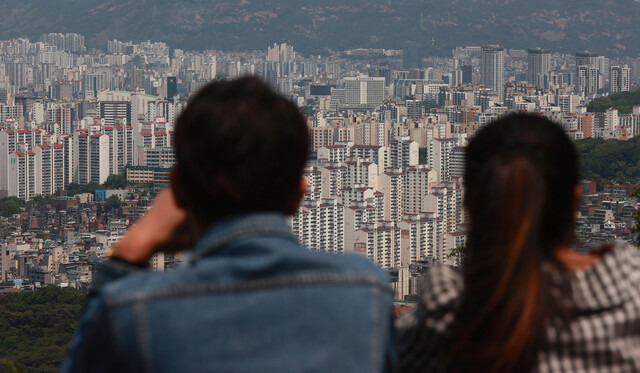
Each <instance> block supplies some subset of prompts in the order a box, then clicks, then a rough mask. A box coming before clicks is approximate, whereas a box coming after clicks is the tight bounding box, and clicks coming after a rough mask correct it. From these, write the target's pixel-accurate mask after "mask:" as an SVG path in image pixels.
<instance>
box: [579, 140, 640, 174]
mask: <svg viewBox="0 0 640 373" xmlns="http://www.w3.org/2000/svg"><path fill="white" fill-rule="evenodd" d="M576 147H577V148H578V151H579V152H580V158H581V164H582V169H581V173H582V178H583V179H587V180H594V181H596V183H598V185H600V186H601V185H603V184H607V183H626V182H632V183H636V182H638V180H639V179H640V137H634V138H632V139H630V140H627V141H619V140H615V139H610V140H605V139H601V138H599V139H594V138H589V139H584V140H579V141H577V142H576Z"/></svg>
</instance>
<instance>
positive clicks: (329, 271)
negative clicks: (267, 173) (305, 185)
mask: <svg viewBox="0 0 640 373" xmlns="http://www.w3.org/2000/svg"><path fill="white" fill-rule="evenodd" d="M251 246H252V249H256V248H255V244H254V243H252V244H251ZM295 246H298V247H294V245H289V247H288V249H283V250H281V251H279V252H277V253H275V254H268V255H247V256H242V255H233V254H230V255H224V253H221V254H220V255H212V256H210V257H206V258H200V259H199V260H197V261H195V262H194V263H190V264H185V265H184V266H182V267H179V268H175V269H172V270H171V271H167V272H153V271H150V270H143V271H138V272H135V273H131V274H130V275H128V276H125V277H123V278H121V279H118V280H116V281H113V282H111V283H109V284H107V285H106V286H105V287H104V289H102V291H103V293H104V296H105V301H106V303H107V304H125V303H130V302H132V301H136V300H143V299H151V298H154V297H169V296H172V294H185V293H188V292H211V293H221V292H226V293H231V292H234V291H236V290H240V289H244V290H243V291H246V290H247V289H249V290H250V289H256V290H258V289H261V288H263V287H265V286H267V285H266V284H268V286H274V287H287V286H293V285H296V284H298V283H299V284H305V285H314V284H315V285H335V284H343V285H354V286H369V287H375V288H379V289H381V290H386V289H387V288H388V284H389V280H388V275H387V273H386V272H385V271H383V270H382V269H380V268H378V267H377V266H376V265H375V264H373V263H372V262H371V261H370V260H368V259H367V258H365V257H362V256H359V255H355V254H344V255H343V254H333V253H328V252H322V251H312V250H308V249H306V248H304V247H302V246H300V245H299V244H298V245H295ZM234 250H241V248H238V247H236V248H234Z"/></svg>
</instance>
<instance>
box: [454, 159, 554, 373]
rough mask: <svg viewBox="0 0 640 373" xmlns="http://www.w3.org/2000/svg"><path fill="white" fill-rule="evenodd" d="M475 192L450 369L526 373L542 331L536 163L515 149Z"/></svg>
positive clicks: (481, 178) (480, 178) (488, 166)
mask: <svg viewBox="0 0 640 373" xmlns="http://www.w3.org/2000/svg"><path fill="white" fill-rule="evenodd" d="M474 186H475V187H474V188H469V190H468V195H467V196H466V204H467V208H468V211H469V217H470V221H471V223H472V227H471V231H470V234H469V240H468V241H469V244H468V247H467V254H466V256H465V261H464V265H463V271H464V282H465V292H464V297H463V300H462V303H461V305H460V308H459V310H458V314H457V317H456V320H457V323H456V327H455V328H454V329H453V331H452V335H451V338H452V339H451V343H452V344H453V349H452V356H451V357H450V359H449V360H450V361H451V364H452V367H451V368H452V371H481V372H508V371H515V370H517V371H528V370H531V368H532V364H533V363H534V362H535V354H527V353H525V352H526V351H528V350H529V349H530V348H534V349H535V347H536V345H537V344H538V342H539V341H540V340H541V337H542V333H543V331H544V330H545V328H544V322H545V315H544V314H545V311H544V307H543V306H541V301H542V298H543V297H544V294H545V293H546V290H545V289H541V286H542V284H543V283H544V281H542V278H541V265H542V260H543V258H542V256H543V255H544V254H543V251H541V250H540V246H541V245H542V240H541V233H542V232H541V226H542V217H543V210H544V206H545V200H546V194H547V193H548V190H546V183H545V181H544V177H543V175H542V173H541V172H540V170H539V169H538V168H537V167H536V165H535V164H534V163H533V162H532V161H531V159H530V158H529V157H528V156H526V155H525V154H524V153H521V152H519V151H518V150H517V149H514V150H513V151H508V152H506V154H502V155H496V156H494V157H493V158H492V159H490V160H488V162H485V164H484V165H483V167H481V168H480V169H479V170H478V173H477V174H476V175H475V180H474ZM487 201H491V203H487ZM532 355H533V356H532Z"/></svg>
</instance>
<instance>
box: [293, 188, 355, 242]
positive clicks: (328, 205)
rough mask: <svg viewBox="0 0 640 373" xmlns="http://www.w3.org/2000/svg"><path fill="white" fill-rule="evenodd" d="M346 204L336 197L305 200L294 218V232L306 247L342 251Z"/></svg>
mask: <svg viewBox="0 0 640 373" xmlns="http://www.w3.org/2000/svg"><path fill="white" fill-rule="evenodd" d="M343 212H344V206H343V205H342V204H340V203H339V200H338V199H335V198H322V199H320V200H316V201H304V202H303V204H302V207H301V208H300V210H299V211H298V213H297V214H296V215H294V216H293V219H292V224H291V225H292V230H293V234H294V235H296V236H297V237H298V240H299V241H300V242H301V243H302V244H303V245H305V246H306V247H308V248H310V249H314V250H321V251H328V252H336V253H341V252H343V250H344V219H343Z"/></svg>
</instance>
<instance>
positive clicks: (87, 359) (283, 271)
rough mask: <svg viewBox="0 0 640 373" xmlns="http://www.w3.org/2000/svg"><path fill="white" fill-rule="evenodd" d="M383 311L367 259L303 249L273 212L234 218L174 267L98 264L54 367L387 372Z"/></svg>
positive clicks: (390, 358)
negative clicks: (61, 356)
mask: <svg viewBox="0 0 640 373" xmlns="http://www.w3.org/2000/svg"><path fill="white" fill-rule="evenodd" d="M391 313H392V296H391V292H390V290H389V285H388V280H387V277H386V275H385V274H384V273H383V271H381V270H380V269H378V268H377V267H375V265H374V264H372V263H371V262H370V261H368V260H367V259H366V258H363V257H359V256H351V255H333V254H327V253H322V252H314V251H309V250H307V249H305V248H304V247H302V246H301V245H300V244H299V243H298V242H297V240H296V239H295V237H294V236H293V235H292V233H291V229H290V227H289V225H288V224H287V220H286V218H285V217H284V216H282V215H279V214H271V213H260V214H251V215H242V216H234V217H231V218H227V219H224V220H222V221H219V222H217V223H214V224H213V225H212V226H211V227H210V228H209V229H208V230H207V231H205V233H204V234H203V235H202V237H201V238H200V240H199V242H198V243H197V244H196V246H195V247H194V250H193V257H192V260H190V261H189V262H188V263H187V265H185V266H183V267H180V268H178V269H175V270H172V271H169V272H165V273H156V272H151V271H148V270H136V269H134V268H128V266H126V265H123V264H121V263H115V262H106V263H105V264H104V265H103V266H102V267H101V268H100V269H99V271H98V273H97V275H96V279H95V286H94V289H93V290H92V291H91V293H90V295H89V297H88V300H87V304H86V306H85V311H84V315H83V317H82V319H81V321H80V324H79V326H78V330H77V332H76V335H75V337H74V339H73V341H72V343H71V347H70V350H69V354H68V357H67V359H66V361H65V362H64V364H63V366H62V371H63V372H116V371H117V372H311V371H312V372H380V371H390V370H393V368H394V367H395V365H396V357H395V350H394V349H395V346H394V343H392V342H393V341H392V340H393V331H392V316H391Z"/></svg>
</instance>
